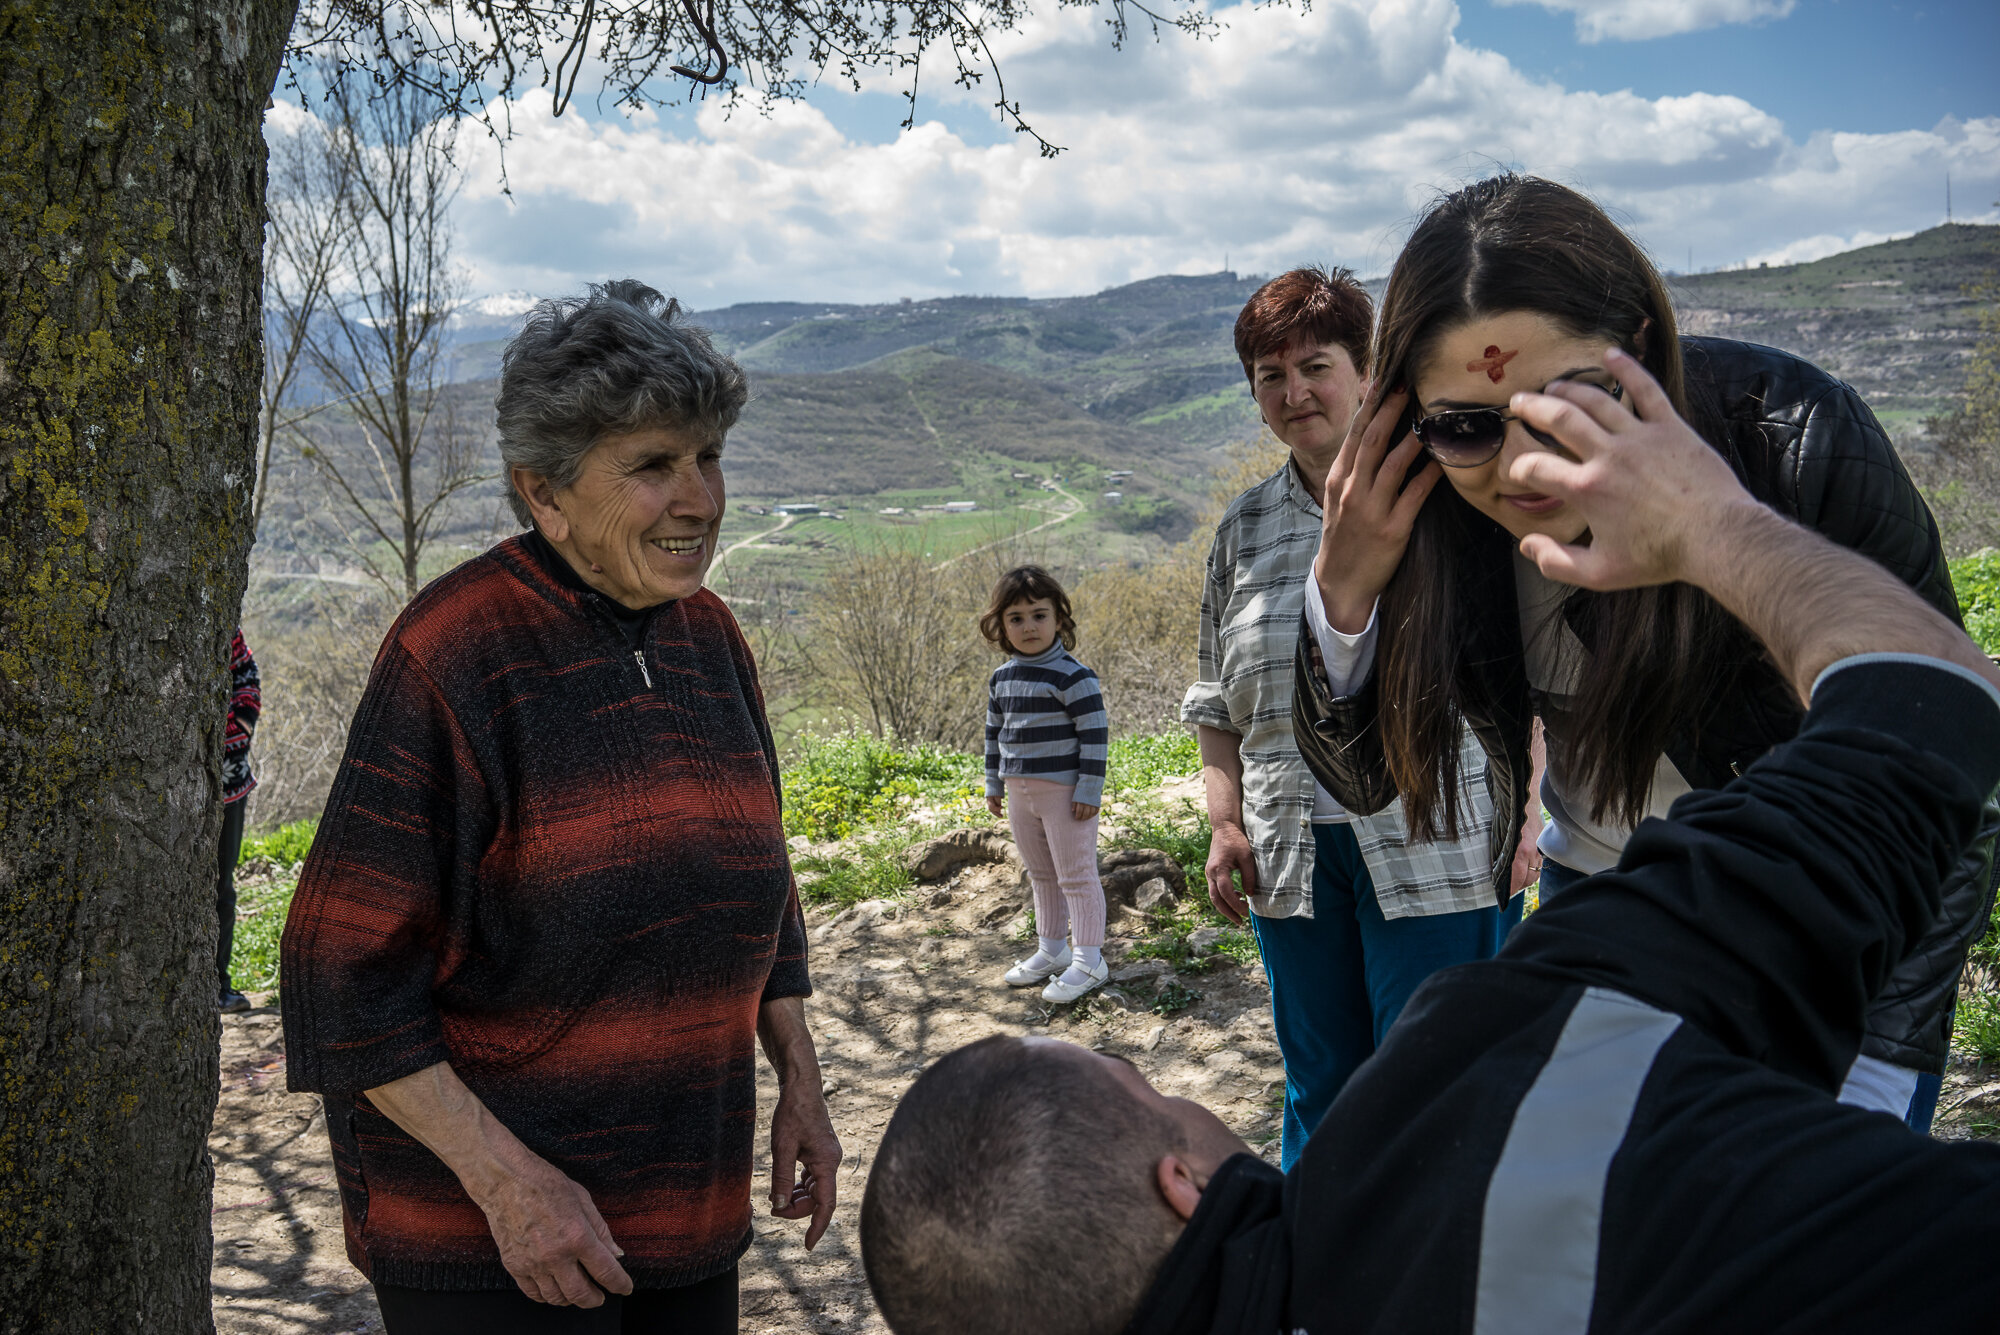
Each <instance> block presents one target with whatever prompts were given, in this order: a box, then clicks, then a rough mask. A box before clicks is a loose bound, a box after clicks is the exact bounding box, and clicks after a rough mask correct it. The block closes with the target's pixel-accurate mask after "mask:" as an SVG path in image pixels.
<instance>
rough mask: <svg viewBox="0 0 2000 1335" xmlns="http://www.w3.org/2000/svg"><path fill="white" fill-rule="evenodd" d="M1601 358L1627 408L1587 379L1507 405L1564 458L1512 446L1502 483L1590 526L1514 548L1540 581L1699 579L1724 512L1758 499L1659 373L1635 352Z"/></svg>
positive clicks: (1534, 537)
mask: <svg viewBox="0 0 2000 1335" xmlns="http://www.w3.org/2000/svg"><path fill="white" fill-rule="evenodd" d="M1604 365H1605V369H1606V370H1608V371H1610V372H1611V374H1612V375H1614V376H1616V377H1617V379H1618V382H1619V383H1620V384H1621V385H1623V386H1624V388H1625V395H1626V398H1627V399H1628V400H1629V401H1630V403H1631V404H1632V407H1633V409H1634V411H1636V413H1637V416H1634V415H1633V414H1632V413H1629V412H1626V411H1625V409H1624V408H1623V407H1621V406H1620V405H1619V403H1618V401H1617V400H1615V399H1613V398H1612V397H1611V396H1610V395H1608V394H1605V393H1603V392H1601V391H1599V390H1598V389H1596V388H1594V387H1592V386H1589V385H1577V384H1571V383H1569V382H1567V381H1561V380H1558V381H1554V382H1552V383H1551V384H1550V385H1549V386H1548V387H1547V388H1545V389H1544V390H1543V391H1542V392H1541V393H1539V394H1535V393H1521V394H1516V395H1515V396H1514V397H1513V399H1512V400H1510V402H1509V405H1508V406H1509V407H1511V408H1512V409H1513V410H1514V412H1515V413H1516V414H1517V415H1519V416H1520V417H1521V418H1522V419H1523V420H1524V421H1526V422H1527V423H1529V424H1530V425H1531V426H1535V427H1538V428H1540V429H1541V430H1543V431H1545V432H1547V433H1549V434H1550V435H1552V436H1554V437H1556V439H1558V440H1560V441H1561V442H1562V443H1563V446H1564V447H1565V448H1566V449H1567V450H1568V451H1569V453H1570V455H1573V456H1574V457H1565V456H1564V455H1562V454H1558V453H1556V452H1555V451H1552V450H1537V451H1533V452H1531V453H1526V454H1522V455H1520V456H1518V457H1516V458H1514V459H1513V460H1512V461H1510V462H1509V463H1508V464H1507V465H1506V474H1505V476H1506V477H1507V480H1508V481H1510V482H1513V483H1515V484H1517V485H1519V486H1523V487H1526V488H1529V489H1531V490H1534V491H1539V492H1542V493H1543V494H1545V495H1549V496H1560V497H1561V498H1562V499H1563V500H1565V501H1567V502H1568V503H1569V504H1571V505H1573V506H1575V507H1576V509H1577V510H1578V511H1580V512H1581V513H1582V515H1583V517H1584V519H1585V521H1586V522H1587V523H1588V524H1589V528H1588V530H1587V532H1586V534H1585V536H1584V537H1583V538H1582V539H1581V540H1579V541H1578V542H1575V543H1562V542H1557V541H1556V540H1555V539H1554V538H1552V537H1549V536H1548V535H1546V534H1541V533H1536V534H1530V535H1529V536H1528V537H1526V538H1524V539H1522V541H1521V553H1522V555H1524V556H1526V557H1528V558H1529V559H1530V560H1532V561H1533V562H1534V563H1535V564H1536V565H1537V566H1539V567H1541V571H1542V573H1543V574H1544V575H1546V576H1548V577H1549V578H1550V579H1552V580H1558V581H1560V582H1562V583H1564V584H1574V585H1577V586H1579V587H1582V588H1586V589H1597V590H1609V589H1631V588H1639V587H1641V586H1644V585H1649V584H1669V583H1672V582H1674V581H1675V580H1689V581H1690V582H1694V583H1701V582H1702V579H1701V578H1700V574H1701V568H1702V562H1703V559H1704V558H1705V557H1707V556H1708V555H1709V554H1710V552H1709V549H1710V546H1711V543H1710V542H1709V538H1710V537H1711V536H1712V535H1713V534H1714V533H1715V532H1716V530H1717V529H1718V528H1719V527H1720V525H1721V524H1722V522H1723V520H1724V518H1725V517H1726V515H1727V514H1728V513H1729V512H1730V511H1732V510H1735V509H1737V508H1739V507H1750V508H1752V509H1756V510H1762V509H1763V508H1764V507H1763V506H1761V505H1759V504H1758V502H1757V501H1756V500H1755V499H1753V498H1752V497H1751V495H1750V493H1749V492H1747V491H1745V490H1744V489H1743V484H1742V483H1741V482H1739V481H1738V480H1737V478H1736V473H1735V471H1734V470H1732V469H1731V468H1730V466H1729V464H1728V462H1727V461H1726V460H1725V459H1723V457H1722V456H1721V455H1720V454H1717V453H1716V452H1715V451H1714V450H1713V449H1711V448H1709V446H1708V444H1707V442H1705V441H1703V440H1702V438H1701V437H1700V436H1698V435H1696V434H1695V431H1694V428H1693V427H1690V426H1689V425H1688V424H1687V423H1686V422H1684V421H1682V420H1681V417H1680V414H1679V413H1677V412H1675V411H1674V406H1673V403H1672V402H1671V401H1670V400H1669V399H1668V398H1667V395H1666V391H1665V390H1663V389H1661V388H1660V383H1659V381H1657V380H1655V379H1653V377H1652V375H1651V374H1649V373H1648V372H1647V370H1646V368H1645V367H1644V366H1642V365H1640V363H1639V361H1638V360H1637V359H1636V358H1634V357H1631V356H1629V355H1628V354H1626V353H1625V352H1623V351H1622V350H1620V349H1618V348H1613V349H1611V350H1610V351H1609V352H1607V353H1606V354H1605V356H1604Z"/></svg>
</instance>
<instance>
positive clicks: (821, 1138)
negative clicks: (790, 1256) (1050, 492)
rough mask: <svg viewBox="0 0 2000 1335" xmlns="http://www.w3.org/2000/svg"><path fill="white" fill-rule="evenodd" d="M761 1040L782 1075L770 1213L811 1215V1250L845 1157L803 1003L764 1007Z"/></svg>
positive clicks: (829, 1217) (829, 1212)
mask: <svg viewBox="0 0 2000 1335" xmlns="http://www.w3.org/2000/svg"><path fill="white" fill-rule="evenodd" d="M757 1037H758V1038H760V1039H762V1040H763V1043H764V1055H765V1056H766V1057H768V1058H769V1059H770V1061H771V1065H772V1066H774V1067H776V1068H777V1071H778V1106H777V1109H776V1110H775V1111H774V1112H772V1114H771V1214H772V1215H773V1216H775V1217H776V1218H779V1219H803V1218H805V1217H806V1216H807V1215H811V1216H812V1223H811V1224H810V1225H808V1226H807V1228H806V1250H807V1251H811V1250H812V1248H813V1246H814V1244H816V1243H817V1242H818V1241H819V1240H820V1235H822V1234H823V1233H825V1232H826V1226H827V1225H828V1224H830V1223H832V1222H833V1207H834V1204H835V1202H836V1199H837V1196H838V1191H839V1186H840V1159H841V1152H840V1137H838V1136H836V1135H835V1134H834V1133H833V1119H832V1118H831V1117H829V1116H828V1115H827V1111H826V1095H825V1094H824V1093H823V1092H822V1090H821V1087H820V1074H819V1055H818V1054H817V1053H816V1052H815V1051H814V1050H813V1042H812V1034H811V1032H810V1031H809V1030H807V1028H806V1008H805V1002H804V1001H803V1000H802V999H800V998H798V997H781V998H779V999H778V1000H776V1001H767V1002H765V1003H764V1009H763V1011H762V1013H761V1014H760V1015H759V1017H758V1021H757ZM801 1170H803V1171H801Z"/></svg>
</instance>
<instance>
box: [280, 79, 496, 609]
mask: <svg viewBox="0 0 2000 1335" xmlns="http://www.w3.org/2000/svg"><path fill="white" fill-rule="evenodd" d="M433 82H435V80H426V79H420V78H411V79H408V80H403V81H397V80H394V79H390V80H388V81H386V82H384V83H383V84H381V85H380V86H377V87H374V88H368V87H365V86H361V80H360V79H359V78H358V77H357V76H356V75H355V74H354V73H353V72H351V71H342V70H338V69H331V68H329V69H327V70H326V71H324V101H323V109H324V117H323V120H324V129H323V132H322V133H321V135H320V136H319V139H318V142H319V143H321V144H322V145H324V150H323V151H324V152H325V153H326V154H327V155H328V157H329V159H331V160H332V161H333V162H335V163H337V164H338V165H337V168H336V167H334V166H329V168H328V169H327V170H328V172H329V173H330V174H333V173H337V174H338V176H339V178H340V179H341V180H342V181H343V182H344V184H345V191H344V194H343V195H342V197H341V201H340V202H341V212H342V215H343V221H342V224H341V227H340V230H339V233H338V240H337V245H336V246H335V256H336V260H335V264H334V265H333V268H332V272H331V273H330V275H329V277H328V280H327V297H326V299H325V300H326V307H327V308H326V311H325V314H324V316H323V318H320V319H317V320H314V321H312V322H310V324H309V325H308V327H307V332H306V335H305V338H304V347H305V351H306V355H307V357H308V359H309V360H310V362H311V365H312V367H313V369H314V371H315V372H316V373H317V375H318V377H319V379H320V381H321V383H322V385H323V386H324V387H325V388H326V389H327V390H329V391H331V392H332V393H333V394H334V395H335V396H337V397H338V399H339V400H341V401H342V403H343V404H344V412H343V413H341V414H338V415H328V417H326V418H325V419H323V420H322V422H321V423H320V424H319V432H318V434H319V437H320V439H319V440H318V441H317V442H316V443H315V445H314V446H313V448H312V449H311V450H310V451H309V454H308V457H309V458H310V459H311V460H312V462H313V464H314V466H315V467H316V468H317V469H318V470H319V472H320V474H321V476H322V477H323V478H324V479H325V480H326V482H327V485H328V489H329V496H330V498H332V499H333V500H335V501H336V502H337V503H338V504H339V505H340V506H341V507H342V508H344V509H345V510H347V511H349V512H351V513H352V514H353V515H354V516H355V518H356V519H357V520H358V521H359V526H360V529H361V530H363V531H365V532H368V533H372V534H374V535H375V538H376V539H378V540H379V541H381V542H382V543H385V544H387V545H388V547H389V548H390V549H391V550H392V551H393V552H394V553H395V557H396V562H397V564H398V565H400V567H401V581H400V582H401V586H402V589H401V592H402V596H403V597H404V598H410V597H414V596H415V594H416V591H417V587H418V583H419V568H420V566H421V563H422V559H423V553H424V549H425V548H426V547H427V546H428V545H429V544H430V543H431V541H432V540H433V539H435V538H436V536H437V533H438V524H439V522H440V519H441V515H442V509H443V507H444V505H445V503H446V502H447V501H449V500H450V498H451V497H452V496H454V495H456V494H457V493H458V492H460V491H463V490H464V489H465V488H467V487H469V486H472V485H473V484H475V483H477V482H481V481H484V480H485V477H484V475H482V474H481V473H479V472H478V471H477V460H476V458H475V455H474V452H473V451H472V450H471V449H470V448H468V447H467V444H466V435H467V433H466V432H464V431H462V430H461V429H460V423H459V422H458V419H457V416H456V413H455V412H452V411H450V410H449V409H447V412H446V418H447V419H448V420H446V421H444V422H443V423H440V422H439V421H438V420H437V413H438V410H439V405H440V403H441V402H443V401H444V400H445V398H446V397H447V390H448V384H447V377H446V376H445V374H444V371H445V367H444V364H443V355H444V354H443V347H442V343H443V335H444V332H445V330H446V328H447V327H448V325H449V323H450V321H451V317H452V313H453V311H454V309H455V307H456V305H457V302H458V300H459V293H460V281H459V279H458V277H457V274H456V271H455V269H454V267H453V264H452V259H451V248H452V232H451V222H450V208H451V204H452V201H453V199H454V198H455V197H456V196H457V193H458V189H459V183H460V179H461V171H460V168H459V167H458V164H457V162H456V161H455V159H454V157H453V148H454V139H453V136H454V134H455V125H454V122H453V121H452V120H451V119H450V118H449V117H448V116H447V115H446V114H445V110H444V107H443V104H442V103H441V102H440V101H439V99H438V98H437V96H435V95H434V94H433V93H432V92H430V91H427V85H428V84H430V83H433ZM336 416H337V418H338V419H339V420H336ZM349 419H351V430H349V431H348V432H347V434H349V435H351V434H354V433H355V432H358V434H359V435H360V437H361V440H360V444H361V446H362V447H363V448H365V450H366V451H367V455H368V457H369V458H370V459H371V460H372V463H373V468H372V472H373V474H374V477H373V482H372V485H371V486H369V487H368V488H366V489H364V488H363V487H361V486H359V485H357V479H355V478H354V477H353V476H352V472H351V468H343V467H342V465H341V462H340V461H339V460H338V459H337V458H336V453H337V445H336V442H337V441H338V440H339V439H340V438H341V436H342V434H343V430H342V428H343V426H344V425H346V424H347V423H348V420H349ZM342 529H343V532H344V533H346V534H348V535H349V536H350V537H351V536H352V534H353V532H354V528H353V527H352V526H347V525H343V526H342ZM357 554H358V555H361V556H362V557H363V559H364V564H365V565H367V566H368V568H369V569H370V570H371V571H372V570H374V569H375V561H374V558H373V556H372V554H369V553H365V552H361V551H359V549H357Z"/></svg>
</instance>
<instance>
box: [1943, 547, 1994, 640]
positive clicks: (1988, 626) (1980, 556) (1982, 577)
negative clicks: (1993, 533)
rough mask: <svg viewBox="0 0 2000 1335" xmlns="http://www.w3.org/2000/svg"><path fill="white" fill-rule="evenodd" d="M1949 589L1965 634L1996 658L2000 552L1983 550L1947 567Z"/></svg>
mask: <svg viewBox="0 0 2000 1335" xmlns="http://www.w3.org/2000/svg"><path fill="white" fill-rule="evenodd" d="M1951 583H1952V587H1953V588H1954V589H1956V590H1957V591H1958V610H1959V611H1960V613H1962V614H1963V615H1964V617H1965V630H1966V633H1967V634H1968V635H1970V636H1972V638H1973V639H1974V640H1975V641H1976V642H1977V643H1978V645H1979V647H1980V648H1981V649H1983V650H1985V651H1986V652H1987V653H1989V654H2000V551H1995V550H1993V549H1992V548H1990V547H1989V548H1986V549H1984V550H1982V551H1977V552H1974V553H1972V555H1970V556H1961V557H1960V558H1959V559H1958V560H1956V561H1953V562H1952V563H1951Z"/></svg>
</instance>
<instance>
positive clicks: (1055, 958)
mask: <svg viewBox="0 0 2000 1335" xmlns="http://www.w3.org/2000/svg"><path fill="white" fill-rule="evenodd" d="M1071 958H1072V957H1071V954H1070V948H1069V947H1068V946H1067V945H1065V946H1063V948H1062V953H1061V954H1057V955H1051V954H1049V953H1048V952H1047V951H1045V950H1043V949H1041V948H1040V947H1039V946H1038V947H1036V948H1035V953H1034V954H1032V955H1030V956H1028V958H1026V959H1024V960H1022V961H1021V962H1020V963H1018V964H1016V965H1015V966H1014V967H1013V968H1011V969H1009V970H1007V986H1009V987H1040V986H1041V985H1042V984H1043V983H1046V982H1047V981H1048V980H1049V979H1051V978H1053V977H1055V976H1056V975H1057V974H1060V973H1061V972H1062V971H1063V970H1064V969H1067V968H1068V967H1069V966H1070V960H1071Z"/></svg>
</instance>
